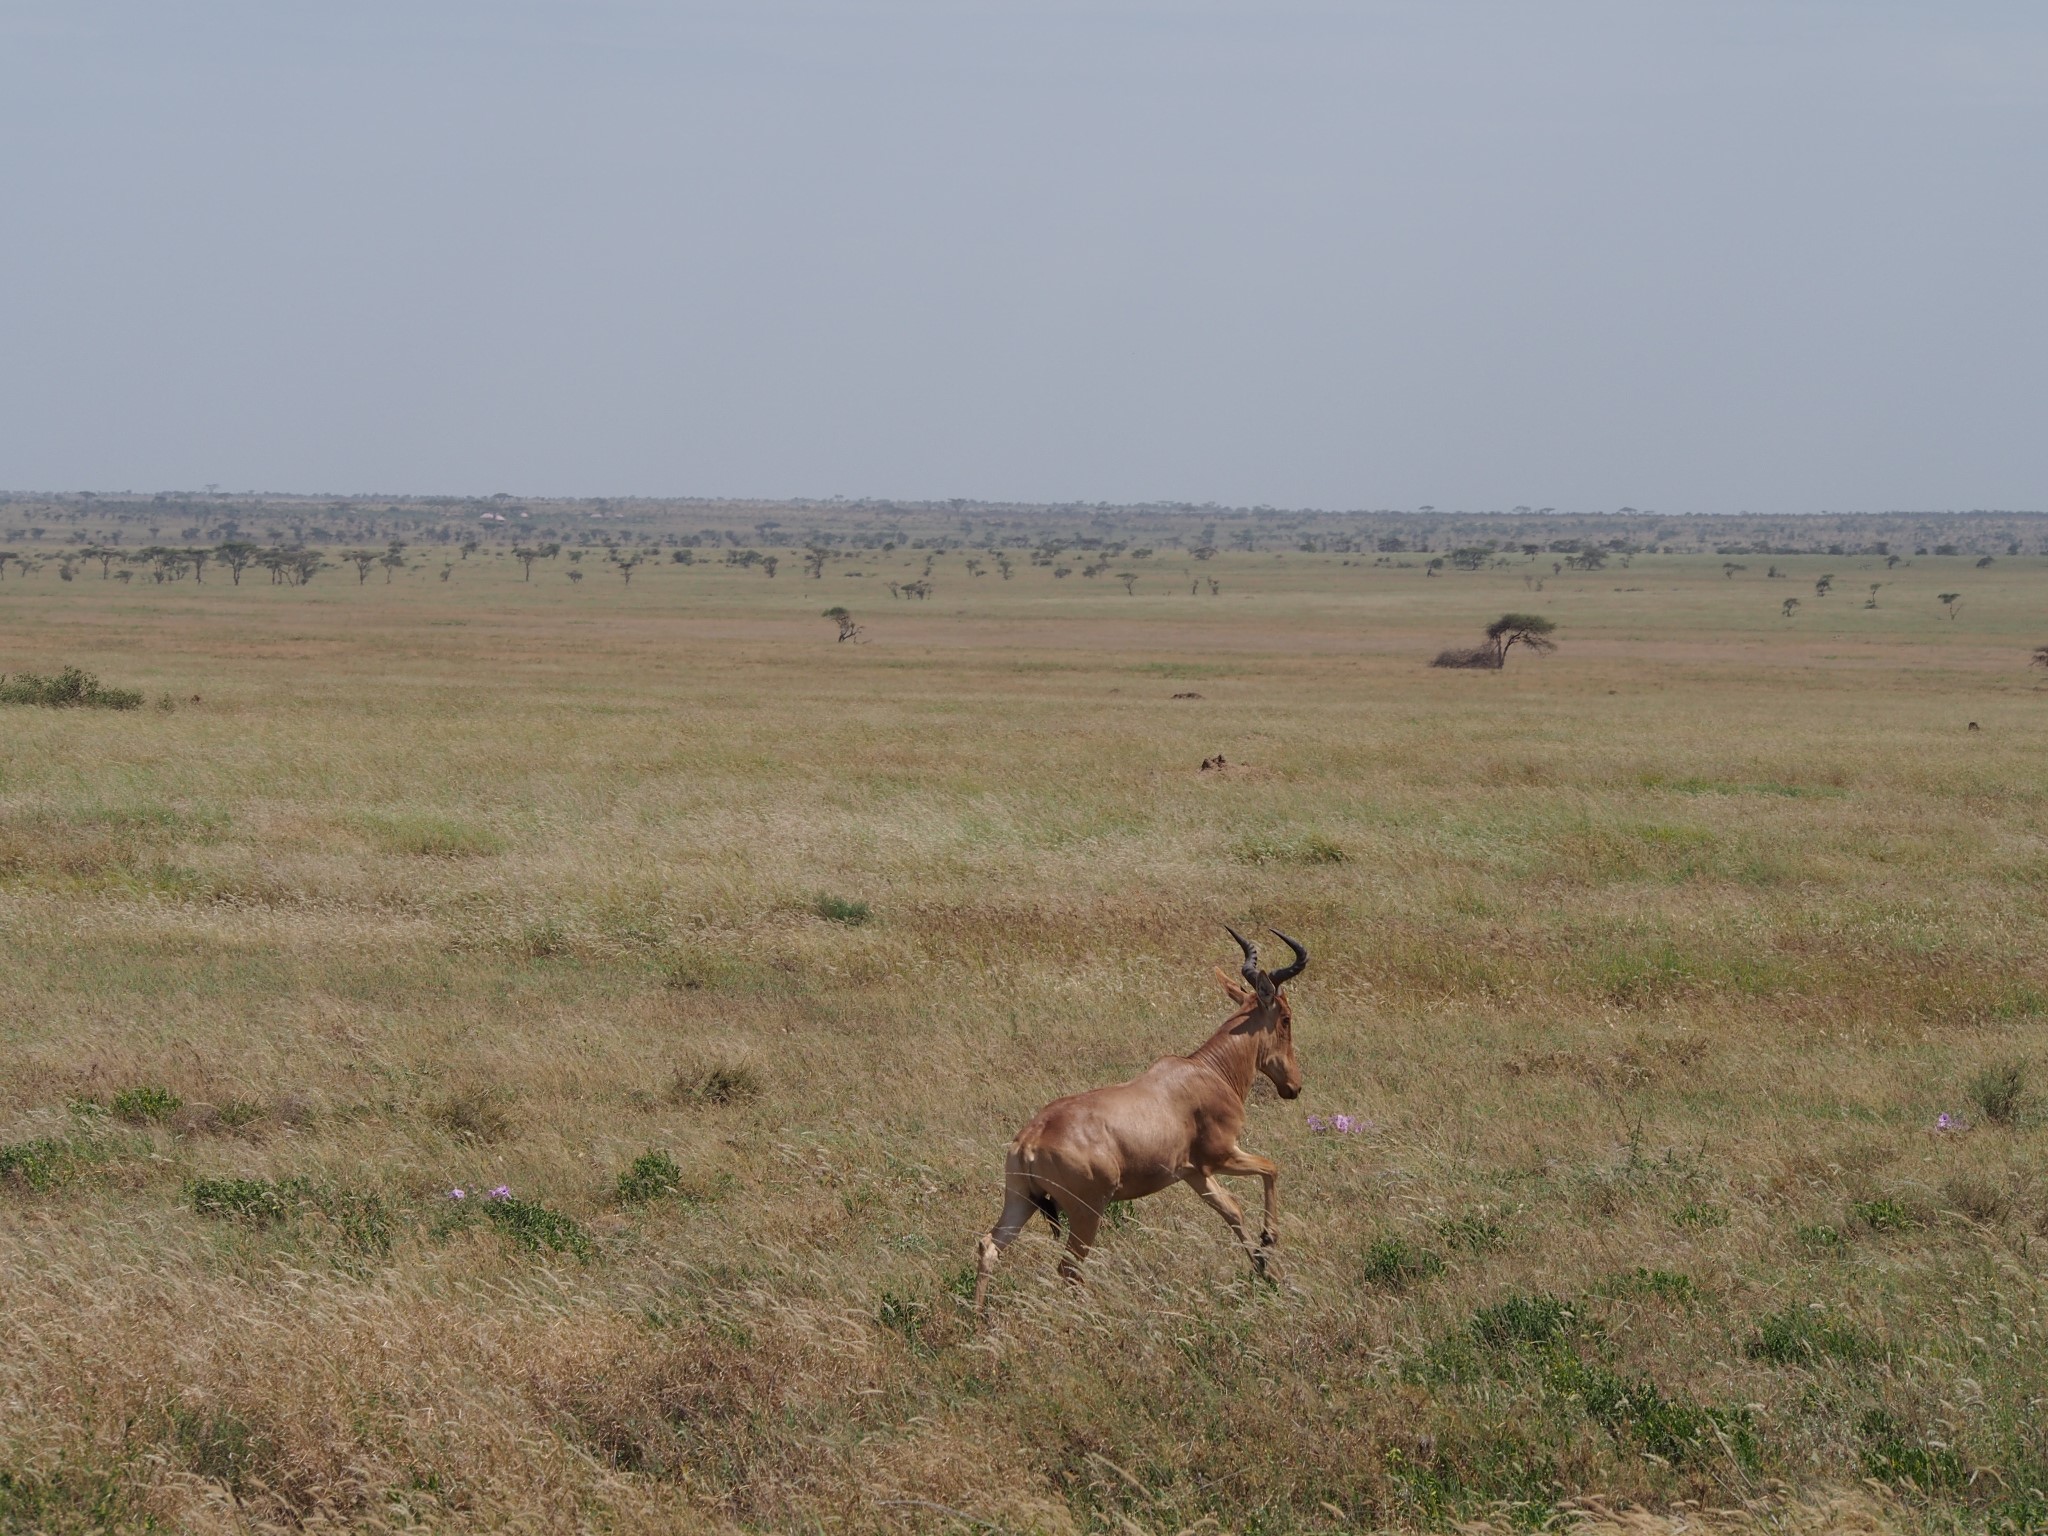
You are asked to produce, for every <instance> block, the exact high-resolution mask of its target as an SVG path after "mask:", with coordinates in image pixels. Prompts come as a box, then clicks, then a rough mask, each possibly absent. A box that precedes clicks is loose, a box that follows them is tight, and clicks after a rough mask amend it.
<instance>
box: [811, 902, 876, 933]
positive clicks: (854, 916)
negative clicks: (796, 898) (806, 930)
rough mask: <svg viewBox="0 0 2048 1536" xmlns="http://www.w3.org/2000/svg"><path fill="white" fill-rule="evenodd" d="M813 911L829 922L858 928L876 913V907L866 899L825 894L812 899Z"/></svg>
mask: <svg viewBox="0 0 2048 1536" xmlns="http://www.w3.org/2000/svg"><path fill="white" fill-rule="evenodd" d="M811 911H812V912H813V913H815V914H816V915H817V916H819V917H822V918H823V919H824V920H825V921H826V922H828V923H843V924H845V925H846V926H847V927H848V928H858V927H860V926H861V925H862V924H863V923H865V922H867V921H868V919H869V918H871V917H873V916H874V915H875V913H874V909H873V908H872V907H870V906H869V905H868V904H867V903H866V902H864V901H850V900H848V899H846V898H845V897H841V896H827V895H823V894H820V895H819V896H817V897H816V898H814V899H813V900H812V902H811Z"/></svg>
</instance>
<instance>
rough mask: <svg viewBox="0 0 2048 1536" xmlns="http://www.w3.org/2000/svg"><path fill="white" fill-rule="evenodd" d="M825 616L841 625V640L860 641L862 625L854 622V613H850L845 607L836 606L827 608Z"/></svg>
mask: <svg viewBox="0 0 2048 1536" xmlns="http://www.w3.org/2000/svg"><path fill="white" fill-rule="evenodd" d="M824 617H826V618H828V619H830V620H831V621H832V622H833V623H834V624H837V625H838V626H839V638H840V640H841V642H845V641H847V640H851V641H854V642H855V643H856V644H858V643H859V641H860V625H859V624H857V623H855V622H854V617H853V615H852V614H850V613H848V612H847V611H846V610H845V609H844V608H840V607H836V606H835V607H831V608H827V609H826V610H825V613H824Z"/></svg>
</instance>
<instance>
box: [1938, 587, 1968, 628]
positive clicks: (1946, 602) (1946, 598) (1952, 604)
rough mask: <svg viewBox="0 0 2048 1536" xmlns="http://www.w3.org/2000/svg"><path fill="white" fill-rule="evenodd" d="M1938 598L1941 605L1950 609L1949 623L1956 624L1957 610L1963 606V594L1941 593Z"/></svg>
mask: <svg viewBox="0 0 2048 1536" xmlns="http://www.w3.org/2000/svg"><path fill="white" fill-rule="evenodd" d="M1936 597H1937V600H1938V601H1939V602H1940V603H1941V605H1942V606H1943V607H1944V608H1946V609H1948V617H1949V622H1950V623H1951V624H1953V623H1954V622H1955V617H1956V610H1957V609H1958V608H1960V607H1962V606H1963V594H1962V593H1960V592H1941V593H1937V594H1936Z"/></svg>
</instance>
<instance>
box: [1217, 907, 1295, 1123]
mask: <svg viewBox="0 0 2048 1536" xmlns="http://www.w3.org/2000/svg"><path fill="white" fill-rule="evenodd" d="M1225 927H1226V929H1227V931H1228V932H1229V934H1230V936H1231V937H1232V938H1233V939H1235V940H1237V945H1238V948H1240V949H1242V950H1243V951H1244V968H1243V970H1242V971H1240V972H1239V975H1241V976H1243V977H1244V981H1243V983H1242V984H1240V983H1239V982H1238V981H1237V980H1236V979H1235V978H1233V977H1232V976H1231V974H1230V973H1229V972H1228V971H1225V970H1223V969H1222V968H1221V967H1218V968H1217V971H1216V976H1217V979H1218V980H1220V981H1221V982H1222V983H1223V990H1224V991H1226V992H1228V993H1229V994H1230V996H1231V1000H1232V1001H1233V1002H1235V1003H1237V1004H1238V1006H1239V1007H1241V1008H1243V1009H1244V1010H1245V1012H1244V1023H1243V1024H1242V1025H1240V1026H1239V1027H1240V1028H1241V1029H1244V1030H1246V1031H1247V1032H1250V1033H1252V1034H1255V1035H1256V1036H1257V1038H1258V1042H1259V1067H1258V1069H1259V1071H1261V1072H1263V1073H1265V1074H1266V1077H1267V1078H1268V1079H1269V1080H1270V1081H1271V1082H1272V1084H1273V1087H1274V1089H1275V1090H1276V1091H1277V1092H1278V1093H1279V1095H1280V1097H1281V1098H1283V1099H1291V1098H1294V1097H1295V1096H1296V1095H1297V1094H1299V1093H1300V1092H1301V1063H1300V1062H1299V1061H1297V1060H1295V1056H1294V1009H1293V1007H1292V1006H1290V1005H1289V1003H1288V1001H1287V994H1286V993H1285V992H1283V991H1281V990H1280V989H1281V987H1283V986H1284V985H1286V983H1288V982H1290V981H1292V980H1294V978H1295V977H1297V976H1299V975H1300V974H1301V973H1302V972H1303V971H1305V970H1307V969H1308V951H1307V950H1305V949H1303V948H1302V947H1301V945H1300V944H1298V943H1296V942H1295V941H1294V940H1293V939H1290V938H1288V937H1287V935H1286V934H1284V933H1282V932H1281V931H1280V930H1279V929H1278V928H1275V929H1274V930H1273V936H1274V937H1275V938H1277V939H1278V940H1279V941H1280V942H1281V943H1283V944H1285V945H1286V946H1287V947H1288V948H1289V949H1291V950H1293V951H1294V961H1293V963H1292V964H1290V965H1283V966H1282V967H1281V968H1280V969H1279V970H1277V971H1273V972H1270V973H1268V972H1267V971H1264V970H1262V969H1260V966H1259V951H1258V948H1257V947H1256V946H1255V945H1254V944H1253V943H1252V942H1251V941H1250V940H1249V939H1247V938H1246V937H1245V936H1244V935H1243V934H1241V933H1239V932H1238V931H1237V930H1236V929H1235V928H1230V927H1229V926H1228V925H1227V924H1226V925H1225Z"/></svg>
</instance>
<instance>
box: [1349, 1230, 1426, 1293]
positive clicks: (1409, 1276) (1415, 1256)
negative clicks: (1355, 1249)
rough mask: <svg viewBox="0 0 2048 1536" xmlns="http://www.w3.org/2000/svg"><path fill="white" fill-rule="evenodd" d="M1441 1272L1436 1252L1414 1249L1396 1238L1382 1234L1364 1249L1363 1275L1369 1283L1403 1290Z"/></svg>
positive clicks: (1409, 1244)
mask: <svg viewBox="0 0 2048 1536" xmlns="http://www.w3.org/2000/svg"><path fill="white" fill-rule="evenodd" d="M1443 1271H1444V1261H1443V1257H1442V1256H1441V1255H1440V1254H1436V1253H1432V1252H1431V1251H1430V1250H1429V1249H1427V1248H1418V1247H1416V1246H1415V1245H1413V1244H1412V1243H1407V1242H1404V1241H1402V1240H1401V1239H1400V1238H1398V1237H1383V1238H1380V1239H1379V1240H1378V1241H1376V1242H1375V1243H1373V1245H1372V1246H1371V1247H1370V1248H1368V1249H1366V1250H1365V1265H1364V1274H1365V1279H1366V1283H1367V1284H1369V1285H1380V1286H1385V1287H1386V1288H1387V1289H1388V1290H1393V1291H1398V1290H1404V1289H1406V1288H1407V1287H1408V1286H1410V1285H1412V1284H1414V1283H1415V1282H1416V1281H1418V1280H1427V1279H1429V1278H1430V1277H1431V1276H1432V1275H1440V1274H1442V1273H1443Z"/></svg>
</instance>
